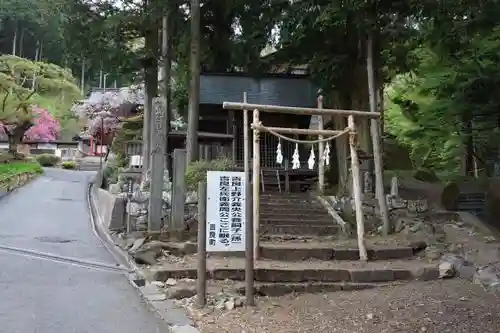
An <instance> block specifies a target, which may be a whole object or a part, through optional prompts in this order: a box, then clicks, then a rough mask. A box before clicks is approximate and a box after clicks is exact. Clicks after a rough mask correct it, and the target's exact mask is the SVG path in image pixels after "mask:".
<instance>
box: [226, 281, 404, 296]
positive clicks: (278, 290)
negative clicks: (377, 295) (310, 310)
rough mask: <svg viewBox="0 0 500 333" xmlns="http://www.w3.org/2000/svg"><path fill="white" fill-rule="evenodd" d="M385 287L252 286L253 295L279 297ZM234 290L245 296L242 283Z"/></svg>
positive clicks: (376, 284)
mask: <svg viewBox="0 0 500 333" xmlns="http://www.w3.org/2000/svg"><path fill="white" fill-rule="evenodd" d="M393 283H394V282H393ZM387 286H389V283H387V282H372V283H353V282H274V283H268V282H267V283H266V282H257V283H255V284H254V293H255V294H256V295H259V296H268V297H280V296H285V295H288V294H314V293H325V292H336V291H353V290H366V289H373V288H381V287H387ZM235 289H236V292H237V293H239V294H241V295H245V286H244V283H242V282H237V284H235Z"/></svg>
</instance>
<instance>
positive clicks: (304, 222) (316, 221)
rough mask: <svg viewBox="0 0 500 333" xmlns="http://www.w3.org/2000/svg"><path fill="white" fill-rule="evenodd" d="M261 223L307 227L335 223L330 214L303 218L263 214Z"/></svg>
mask: <svg viewBox="0 0 500 333" xmlns="http://www.w3.org/2000/svg"><path fill="white" fill-rule="evenodd" d="M260 224H261V225H271V226H281V225H291V226H299V227H308V226H330V225H336V223H335V221H334V220H333V218H331V217H330V216H328V215H327V216H319V217H318V216H312V217H310V218H309V217H308V218H304V219H298V218H297V219H290V218H287V219H279V218H276V217H274V216H265V217H262V216H261V217H260Z"/></svg>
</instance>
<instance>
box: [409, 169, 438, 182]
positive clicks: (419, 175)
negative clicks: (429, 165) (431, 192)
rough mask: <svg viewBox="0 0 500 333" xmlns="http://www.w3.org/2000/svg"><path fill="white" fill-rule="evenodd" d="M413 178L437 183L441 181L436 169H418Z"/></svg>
mask: <svg viewBox="0 0 500 333" xmlns="http://www.w3.org/2000/svg"><path fill="white" fill-rule="evenodd" d="M413 178H415V179H417V180H420V181H422V182H428V183H435V182H437V181H439V178H438V176H437V175H436V173H435V172H434V171H432V170H430V169H425V168H420V169H417V170H416V171H415V172H414V173H413Z"/></svg>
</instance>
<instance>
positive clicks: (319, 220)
mask: <svg viewBox="0 0 500 333" xmlns="http://www.w3.org/2000/svg"><path fill="white" fill-rule="evenodd" d="M260 224H261V227H260V228H261V229H260V231H261V234H264V235H265V236H288V235H302V236H328V235H336V234H338V232H339V230H340V227H339V225H338V224H336V223H335V220H334V219H333V218H332V217H331V216H330V214H329V213H328V211H327V210H326V209H325V208H324V207H323V206H322V205H321V204H320V203H319V202H318V201H317V200H316V199H315V198H314V197H313V196H312V195H311V194H309V193H306V192H301V193H279V192H264V193H261V196H260Z"/></svg>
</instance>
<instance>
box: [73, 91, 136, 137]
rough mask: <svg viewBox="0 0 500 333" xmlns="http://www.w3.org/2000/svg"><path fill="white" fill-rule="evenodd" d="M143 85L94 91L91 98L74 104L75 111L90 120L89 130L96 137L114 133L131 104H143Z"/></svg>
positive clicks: (126, 115)
mask: <svg viewBox="0 0 500 333" xmlns="http://www.w3.org/2000/svg"><path fill="white" fill-rule="evenodd" d="M143 101H144V90H143V88H142V86H132V87H127V88H122V89H120V90H119V91H114V90H112V91H105V92H93V93H92V94H91V95H90V96H89V98H87V99H86V100H84V101H83V102H82V103H80V104H77V105H75V106H74V108H73V111H74V112H75V113H76V114H77V115H78V116H79V117H80V118H84V119H86V120H87V122H88V131H89V133H88V134H90V135H92V136H94V137H100V136H101V134H102V133H103V134H104V135H105V136H107V137H108V136H110V135H113V134H114V133H115V132H116V130H117V129H118V128H119V127H120V123H121V119H122V118H124V117H128V116H130V115H129V114H127V113H128V112H129V111H130V108H131V106H136V105H142V104H143Z"/></svg>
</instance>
